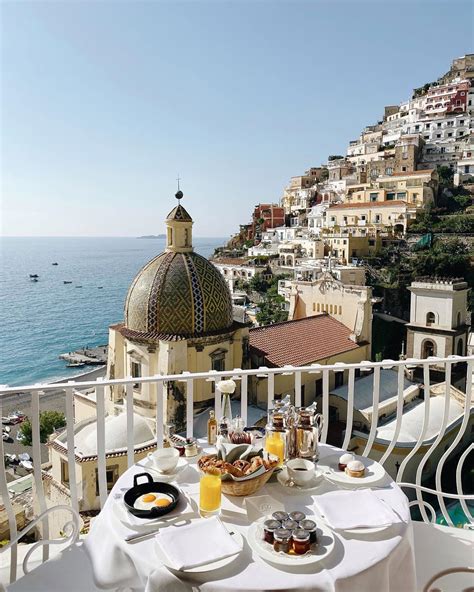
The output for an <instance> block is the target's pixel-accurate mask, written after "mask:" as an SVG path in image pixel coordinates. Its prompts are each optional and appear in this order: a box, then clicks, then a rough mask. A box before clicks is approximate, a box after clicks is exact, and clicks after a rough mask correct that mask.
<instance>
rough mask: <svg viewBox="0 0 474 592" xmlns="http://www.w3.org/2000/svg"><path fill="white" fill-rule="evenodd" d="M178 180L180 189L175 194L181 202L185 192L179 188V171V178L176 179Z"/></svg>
mask: <svg viewBox="0 0 474 592" xmlns="http://www.w3.org/2000/svg"><path fill="white" fill-rule="evenodd" d="M176 181H178V191H177V192H176V193H175V195H174V196H175V197H176V199H177V200H178V203H179V201H180V200H181V199H182V198H183V192H182V191H181V190H180V188H179V182H180V181H181V179H180V176H179V173H178V178H177V179H176Z"/></svg>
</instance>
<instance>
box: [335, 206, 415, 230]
mask: <svg viewBox="0 0 474 592" xmlns="http://www.w3.org/2000/svg"><path fill="white" fill-rule="evenodd" d="M417 210H418V208H417V207H416V206H412V205H409V204H407V202H405V201H401V200H395V201H380V202H372V203H344V204H339V205H335V206H330V207H329V208H328V209H327V210H326V227H327V228H329V229H331V228H336V227H339V228H340V227H345V226H347V227H349V226H356V227H363V228H370V227H372V228H373V229H379V230H389V231H393V232H406V229H407V227H408V226H409V225H410V224H411V222H413V221H414V220H415V219H416V213H417Z"/></svg>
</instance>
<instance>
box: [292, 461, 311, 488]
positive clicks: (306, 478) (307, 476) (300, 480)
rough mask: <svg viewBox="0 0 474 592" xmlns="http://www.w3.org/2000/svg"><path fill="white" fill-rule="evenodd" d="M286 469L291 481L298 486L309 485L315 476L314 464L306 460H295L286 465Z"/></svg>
mask: <svg viewBox="0 0 474 592" xmlns="http://www.w3.org/2000/svg"><path fill="white" fill-rule="evenodd" d="M286 469H287V471H288V476H289V477H290V479H291V480H292V481H293V482H294V483H296V485H300V486H304V485H307V484H308V483H309V482H310V481H311V480H312V479H313V478H314V475H315V467H314V463H313V462H312V461H310V460H306V459H305V458H293V459H292V460H289V461H288V462H287V463H286Z"/></svg>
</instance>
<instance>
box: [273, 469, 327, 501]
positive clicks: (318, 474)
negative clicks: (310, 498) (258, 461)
mask: <svg viewBox="0 0 474 592" xmlns="http://www.w3.org/2000/svg"><path fill="white" fill-rule="evenodd" d="M322 477H323V472H322V471H321V470H320V469H319V468H318V467H316V471H315V473H314V477H313V478H312V479H311V481H310V482H309V483H307V484H306V485H295V486H292V487H290V486H289V485H287V484H286V482H287V481H288V469H287V468H286V467H283V468H282V470H281V471H280V472H279V473H277V480H278V483H279V484H280V485H281V486H283V487H284V488H285V490H287V491H288V492H290V493H295V494H300V495H302V494H304V493H309V492H310V491H313V490H314V489H317V488H318V487H319V486H320V485H321V483H323V479H322Z"/></svg>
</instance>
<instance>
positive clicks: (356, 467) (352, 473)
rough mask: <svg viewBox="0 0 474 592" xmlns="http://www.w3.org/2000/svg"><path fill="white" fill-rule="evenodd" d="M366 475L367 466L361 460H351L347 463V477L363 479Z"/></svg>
mask: <svg viewBox="0 0 474 592" xmlns="http://www.w3.org/2000/svg"><path fill="white" fill-rule="evenodd" d="M364 474H365V466H364V463H362V462H361V461H360V460H351V461H350V462H348V463H347V467H346V475H349V477H363V476H364Z"/></svg>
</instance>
